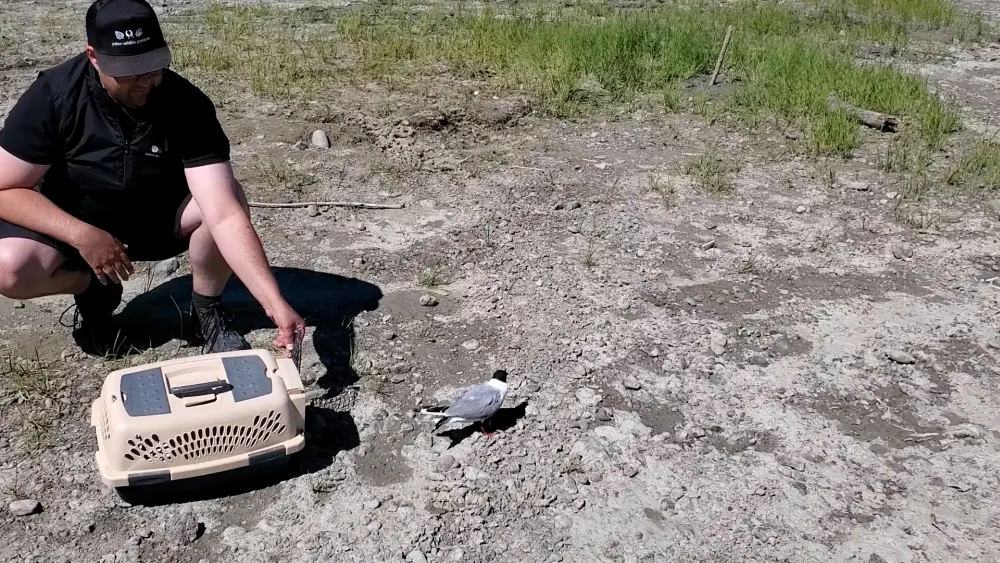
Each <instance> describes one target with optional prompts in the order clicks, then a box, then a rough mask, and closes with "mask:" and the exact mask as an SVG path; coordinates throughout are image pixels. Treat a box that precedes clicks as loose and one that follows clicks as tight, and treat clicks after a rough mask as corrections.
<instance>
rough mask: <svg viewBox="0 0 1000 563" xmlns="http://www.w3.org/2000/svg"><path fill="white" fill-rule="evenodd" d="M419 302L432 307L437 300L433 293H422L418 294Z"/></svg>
mask: <svg viewBox="0 0 1000 563" xmlns="http://www.w3.org/2000/svg"><path fill="white" fill-rule="evenodd" d="M420 304H421V305H422V306H424V307H433V306H435V305H437V304H438V300H437V297H434V296H433V295H427V294H424V295H421V296H420Z"/></svg>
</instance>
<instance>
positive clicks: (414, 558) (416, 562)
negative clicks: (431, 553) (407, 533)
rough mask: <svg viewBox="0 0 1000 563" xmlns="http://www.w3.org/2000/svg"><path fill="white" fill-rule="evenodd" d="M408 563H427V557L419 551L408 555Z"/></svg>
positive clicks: (416, 550)
mask: <svg viewBox="0 0 1000 563" xmlns="http://www.w3.org/2000/svg"><path fill="white" fill-rule="evenodd" d="M406 563H427V557H426V556H424V554H423V553H422V552H421V551H420V550H419V549H414V550H413V551H411V552H409V553H407V554H406Z"/></svg>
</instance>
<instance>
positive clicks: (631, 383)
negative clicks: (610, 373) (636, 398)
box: [622, 375, 642, 391]
mask: <svg viewBox="0 0 1000 563" xmlns="http://www.w3.org/2000/svg"><path fill="white" fill-rule="evenodd" d="M622 385H624V386H625V388H626V389H628V390H629V391H638V390H640V389H642V384H641V383H639V380H638V379H636V378H635V377H633V376H631V375H629V376H627V377H626V378H625V379H624V380H623V381H622Z"/></svg>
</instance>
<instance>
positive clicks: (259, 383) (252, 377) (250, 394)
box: [222, 354, 271, 403]
mask: <svg viewBox="0 0 1000 563" xmlns="http://www.w3.org/2000/svg"><path fill="white" fill-rule="evenodd" d="M222 365H223V366H225V369H226V379H228V380H229V384H230V385H232V386H233V401H236V402H237V403H238V402H240V401H248V400H250V399H256V398H257V397H264V396H266V395H270V394H271V378H270V377H268V376H267V365H265V364H264V360H262V359H260V356H257V355H255V354H248V355H246V356H233V357H229V358H223V359H222Z"/></svg>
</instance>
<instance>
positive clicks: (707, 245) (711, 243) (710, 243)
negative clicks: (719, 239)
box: [701, 240, 715, 250]
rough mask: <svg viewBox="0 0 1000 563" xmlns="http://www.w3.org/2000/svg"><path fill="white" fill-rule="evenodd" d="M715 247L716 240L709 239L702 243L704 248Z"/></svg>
mask: <svg viewBox="0 0 1000 563" xmlns="http://www.w3.org/2000/svg"><path fill="white" fill-rule="evenodd" d="M713 248H715V241H714V240H710V241H708V242H706V243H702V245H701V249H702V250H711V249H713Z"/></svg>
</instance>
